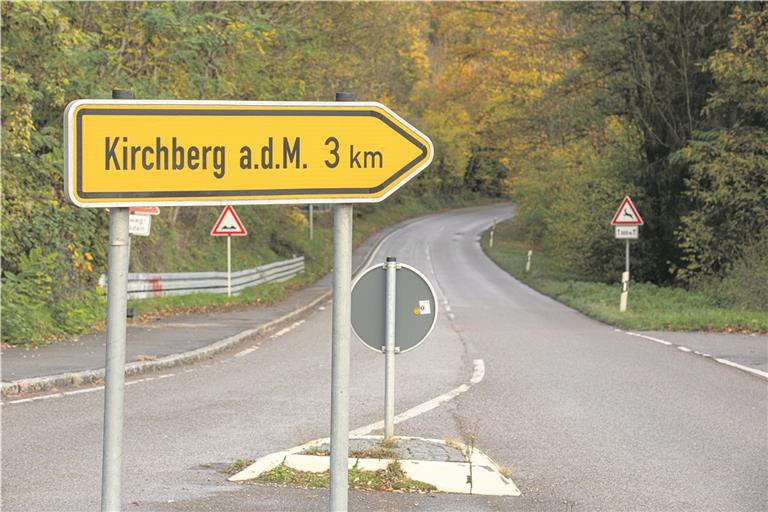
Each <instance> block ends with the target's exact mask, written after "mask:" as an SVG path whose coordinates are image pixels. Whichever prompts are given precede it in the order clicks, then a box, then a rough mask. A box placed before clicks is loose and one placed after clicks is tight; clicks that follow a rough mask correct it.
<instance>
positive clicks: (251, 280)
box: [99, 256, 304, 299]
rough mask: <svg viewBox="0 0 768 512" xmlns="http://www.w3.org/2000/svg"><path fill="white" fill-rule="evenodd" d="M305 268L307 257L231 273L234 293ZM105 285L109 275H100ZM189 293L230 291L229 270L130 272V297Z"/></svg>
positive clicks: (288, 275)
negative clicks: (228, 283)
mask: <svg viewBox="0 0 768 512" xmlns="http://www.w3.org/2000/svg"><path fill="white" fill-rule="evenodd" d="M303 271H304V256H299V257H298V258H292V259H289V260H284V261H276V262H274V263H269V264H267V265H261V266H259V267H256V268H251V269H248V270H241V271H239V272H232V293H240V292H241V291H242V290H243V289H245V288H248V287H249V286H256V285H258V284H262V283H271V282H279V281H286V280H288V279H290V278H292V277H293V276H295V275H296V274H299V273H301V272H303ZM99 283H100V284H101V285H102V286H104V287H106V286H107V285H108V283H107V282H106V276H104V275H102V276H101V278H99ZM190 293H227V273H226V272H163V273H143V272H142V273H129V274H128V298H129V299H146V298H150V297H166V296H168V295H188V294H190Z"/></svg>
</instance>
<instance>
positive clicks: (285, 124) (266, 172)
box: [64, 91, 434, 512]
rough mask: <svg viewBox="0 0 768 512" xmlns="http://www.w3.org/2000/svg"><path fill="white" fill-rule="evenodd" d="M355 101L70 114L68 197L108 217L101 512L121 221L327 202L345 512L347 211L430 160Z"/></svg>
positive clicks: (84, 103) (125, 249) (111, 448)
mask: <svg viewBox="0 0 768 512" xmlns="http://www.w3.org/2000/svg"><path fill="white" fill-rule="evenodd" d="M354 99H355V98H354V96H353V95H352V94H350V93H337V94H336V101H334V102H286V101H283V102H280V101H273V102H262V101H218V100H217V101H205V100H194V101H193V100H135V99H133V95H132V94H131V93H130V91H116V92H115V93H113V98H112V99H111V100H104V99H78V100H75V101H72V102H71V103H69V105H67V107H66V109H65V111H64V149H65V155H64V186H65V192H66V195H67V197H68V198H69V200H70V201H72V202H73V203H74V204H75V205H77V206H79V207H82V208H111V211H110V235H109V236H110V239H109V240H110V246H109V260H108V265H109V268H108V279H109V282H108V307H107V310H108V313H107V339H108V342H107V356H106V358H107V361H106V367H107V370H106V397H105V408H104V418H105V422H104V424H105V426H104V470H103V473H102V510H104V511H111V510H119V507H120V461H121V454H122V451H121V450H122V444H121V443H122V424H123V386H124V379H125V327H126V321H125V313H126V287H127V283H126V280H127V275H128V256H129V252H130V249H129V245H128V244H129V235H128V208H129V207H154V206H212V205H222V206H226V207H227V208H229V209H230V210H231V206H232V205H239V204H262V205H263V204H292V205H296V204H309V205H312V204H325V203H330V204H334V205H335V206H334V213H333V217H334V226H333V247H334V256H333V261H334V277H333V325H332V369H331V472H330V473H331V474H330V477H331V482H330V509H331V510H332V511H334V512H336V511H346V510H347V492H348V471H347V464H348V453H347V451H348V445H349V439H348V438H349V366H350V364H349V359H350V355H349V340H350V337H351V335H352V328H351V281H352V205H353V204H354V203H377V202H380V201H383V200H384V199H386V198H387V197H389V196H391V195H392V194H394V193H395V191H397V190H398V189H399V188H400V187H402V186H403V185H405V184H406V183H407V182H408V181H410V180H411V179H413V178H414V177H415V176H416V175H418V174H419V173H420V172H421V171H423V170H424V169H426V168H427V166H429V164H430V162H431V161H432V157H433V155H434V148H433V145H432V142H431V141H430V140H429V138H428V137H427V136H426V135H424V134H423V133H421V132H420V131H418V130H417V129H416V128H414V127H413V126H411V125H410V124H409V123H408V122H407V121H405V120H404V119H402V118H401V117H400V116H398V115H397V114H396V113H394V112H393V111H392V110H390V109H389V108H387V107H386V106H384V105H382V104H381V103H376V102H357V101H354ZM276 170H279V172H275V171H276ZM170 171H172V172H170ZM227 208H225V211H226V210H227ZM231 211H232V212H234V210H231ZM232 215H233V216H235V214H234V213H233V214H232ZM222 216H223V215H222ZM224 223H225V222H224V220H222V222H221V224H222V225H224ZM241 224H242V223H241ZM233 231H234V230H229V231H227V230H225V232H223V233H222V236H223V235H227V236H228V239H229V237H230V236H232V235H233V234H234V232H233ZM243 231H245V230H244V228H243ZM229 243H231V242H229ZM228 246H229V245H228ZM229 247H230V250H229V251H228V253H229V255H230V257H229V258H228V259H229V260H230V263H229V264H228V267H229V269H230V271H231V246H229ZM229 288H230V291H231V286H230V287H229ZM379 347H381V344H380V345H379Z"/></svg>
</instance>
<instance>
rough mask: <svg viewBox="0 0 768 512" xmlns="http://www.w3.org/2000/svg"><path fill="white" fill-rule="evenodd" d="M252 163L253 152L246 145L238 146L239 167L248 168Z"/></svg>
mask: <svg viewBox="0 0 768 512" xmlns="http://www.w3.org/2000/svg"><path fill="white" fill-rule="evenodd" d="M252 165H253V152H252V151H251V148H249V147H248V146H243V147H241V148H240V168H241V169H250V168H251V166H252Z"/></svg>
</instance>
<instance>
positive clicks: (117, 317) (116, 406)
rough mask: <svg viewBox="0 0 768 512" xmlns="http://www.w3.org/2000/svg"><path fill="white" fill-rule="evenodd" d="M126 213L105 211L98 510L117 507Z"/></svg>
mask: <svg viewBox="0 0 768 512" xmlns="http://www.w3.org/2000/svg"><path fill="white" fill-rule="evenodd" d="M112 98H113V99H133V91H130V90H123V89H114V90H113V91H112ZM129 215H130V213H129V211H128V207H127V205H126V206H123V207H118V208H112V209H110V211H109V248H108V249H107V280H108V281H107V283H108V286H107V347H106V356H105V358H106V360H105V364H104V432H103V434H104V436H103V444H102V457H101V460H102V463H101V464H102V466H101V510H102V512H112V511H116V510H120V490H121V483H122V478H121V477H122V468H123V403H124V401H125V337H126V313H127V309H128V266H129V263H130V259H131V253H130V242H131V240H130V235H129V234H128V221H129Z"/></svg>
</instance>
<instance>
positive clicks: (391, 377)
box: [382, 256, 397, 440]
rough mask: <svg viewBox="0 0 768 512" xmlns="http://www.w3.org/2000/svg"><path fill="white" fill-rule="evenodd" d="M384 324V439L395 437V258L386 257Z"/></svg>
mask: <svg viewBox="0 0 768 512" xmlns="http://www.w3.org/2000/svg"><path fill="white" fill-rule="evenodd" d="M385 269H386V273H387V276H386V297H387V300H386V316H385V318H386V324H385V333H384V334H385V338H384V339H385V340H386V345H385V346H384V347H382V348H383V350H384V361H385V362H384V439H385V440H391V439H392V438H393V437H394V435H395V426H394V425H395V350H396V348H395V329H396V325H395V306H396V297H397V258H394V257H392V256H387V263H386V264H385Z"/></svg>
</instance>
